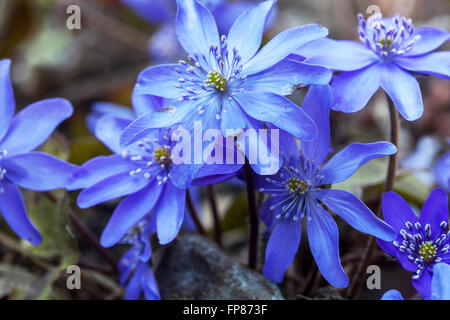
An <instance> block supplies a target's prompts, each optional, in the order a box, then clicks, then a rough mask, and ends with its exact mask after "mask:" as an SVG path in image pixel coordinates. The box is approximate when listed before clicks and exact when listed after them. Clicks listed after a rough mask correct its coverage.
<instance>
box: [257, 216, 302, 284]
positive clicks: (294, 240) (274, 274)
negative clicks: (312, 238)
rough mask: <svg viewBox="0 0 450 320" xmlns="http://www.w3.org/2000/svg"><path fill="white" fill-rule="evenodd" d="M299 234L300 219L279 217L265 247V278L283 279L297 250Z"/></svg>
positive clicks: (300, 230) (279, 280) (300, 229)
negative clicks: (291, 219)
mask: <svg viewBox="0 0 450 320" xmlns="http://www.w3.org/2000/svg"><path fill="white" fill-rule="evenodd" d="M281 219H282V218H281ZM301 236H302V224H301V220H298V221H296V222H293V221H282V220H280V219H279V221H278V223H277V225H276V226H275V229H274V230H273V232H272V234H271V236H270V238H269V242H268V243H267V247H266V261H265V264H264V269H263V274H264V276H266V278H268V279H270V280H272V281H274V282H277V283H280V282H281V281H283V278H284V273H285V272H286V270H287V269H288V268H289V266H290V264H291V263H292V261H293V260H294V257H295V254H296V253H297V251H298V247H299V245H300V239H301Z"/></svg>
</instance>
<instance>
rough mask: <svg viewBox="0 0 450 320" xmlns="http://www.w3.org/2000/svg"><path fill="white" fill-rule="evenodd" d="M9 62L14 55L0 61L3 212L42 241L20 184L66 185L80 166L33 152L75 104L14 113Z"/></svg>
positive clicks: (25, 234) (28, 236)
mask: <svg viewBox="0 0 450 320" xmlns="http://www.w3.org/2000/svg"><path fill="white" fill-rule="evenodd" d="M10 66H11V61H10V60H0V213H1V214H2V216H3V218H4V219H5V220H6V222H7V223H8V225H9V226H10V227H11V229H13V230H14V232H15V233H16V234H17V235H18V236H20V237H21V238H23V239H25V240H27V241H29V242H30V243H32V244H33V245H38V244H39V243H40V242H41V240H42V238H41V235H40V234H39V231H38V230H37V229H36V227H35V226H34V225H33V223H32V222H31V220H30V219H29V218H28V216H27V212H26V208H25V205H24V202H23V199H22V196H21V194H20V191H19V189H18V187H17V186H19V187H22V188H24V189H29V190H34V191H49V190H54V189H62V188H64V187H65V185H66V183H67V180H68V179H69V177H70V176H71V175H72V174H74V172H75V171H77V170H78V167H77V166H74V165H71V164H69V163H67V162H64V161H62V160H60V159H57V158H55V157H53V156H50V155H47V154H45V153H42V152H32V151H33V150H34V149H36V148H38V147H39V146H40V145H42V144H43V143H44V142H45V141H46V140H47V139H48V137H49V136H50V135H51V134H52V133H53V131H54V130H55V128H56V127H57V126H58V125H59V124H60V123H61V122H63V121H64V120H66V119H67V118H69V117H70V116H71V115H72V112H73V108H72V105H71V104H70V103H69V102H68V101H67V100H64V99H48V100H42V101H39V102H36V103H33V104H31V105H30V106H28V107H27V108H25V109H24V110H22V111H21V112H19V113H18V114H17V115H16V116H15V117H14V111H15V100H14V93H13V89H12V85H11V81H10V78H9V73H10Z"/></svg>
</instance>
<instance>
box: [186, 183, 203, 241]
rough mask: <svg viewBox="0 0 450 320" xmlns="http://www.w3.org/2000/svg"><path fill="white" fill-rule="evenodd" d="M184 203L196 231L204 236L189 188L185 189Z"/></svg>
mask: <svg viewBox="0 0 450 320" xmlns="http://www.w3.org/2000/svg"><path fill="white" fill-rule="evenodd" d="M186 203H187V206H188V209H189V213H190V214H191V218H192V220H193V221H194V224H195V227H196V228H197V232H198V233H199V234H201V235H202V236H206V231H205V228H203V225H202V222H201V221H200V219H199V217H198V213H197V209H195V205H194V202H193V201H192V197H191V192H190V191H189V189H186Z"/></svg>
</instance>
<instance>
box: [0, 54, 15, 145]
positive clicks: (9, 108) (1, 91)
mask: <svg viewBox="0 0 450 320" xmlns="http://www.w3.org/2000/svg"><path fill="white" fill-rule="evenodd" d="M10 69H11V60H9V59H4V60H0V144H1V141H2V139H3V137H4V136H5V134H6V132H7V131H8V129H9V126H10V124H11V120H12V118H13V116H14V111H15V108H16V102H15V100H14V91H13V87H12V84H11V79H10V77H9V73H10Z"/></svg>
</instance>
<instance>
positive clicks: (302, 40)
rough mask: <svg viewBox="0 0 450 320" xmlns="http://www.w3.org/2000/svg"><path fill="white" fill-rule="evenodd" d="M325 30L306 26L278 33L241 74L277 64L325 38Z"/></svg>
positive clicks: (258, 70)
mask: <svg viewBox="0 0 450 320" xmlns="http://www.w3.org/2000/svg"><path fill="white" fill-rule="evenodd" d="M327 35H328V30H327V28H324V27H322V26H320V25H318V24H308V25H305V26H301V27H296V28H291V29H288V30H286V31H283V32H281V33H279V34H278V35H277V36H275V37H274V38H273V39H272V40H270V41H269V43H267V44H266V45H265V46H264V47H263V48H262V49H261V50H260V51H259V52H258V53H257V54H256V55H255V56H254V57H253V59H251V60H250V61H249V62H248V63H247V64H246V65H244V69H243V74H247V75H250V74H255V73H258V72H261V71H263V70H266V69H268V68H270V67H272V66H273V65H275V64H277V63H278V62H280V61H281V60H283V59H284V58H286V57H287V56H289V55H290V54H291V53H293V52H294V51H295V50H296V49H298V48H300V47H301V46H303V45H305V44H306V43H309V42H311V41H314V40H318V39H320V38H323V37H326V36H327Z"/></svg>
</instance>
